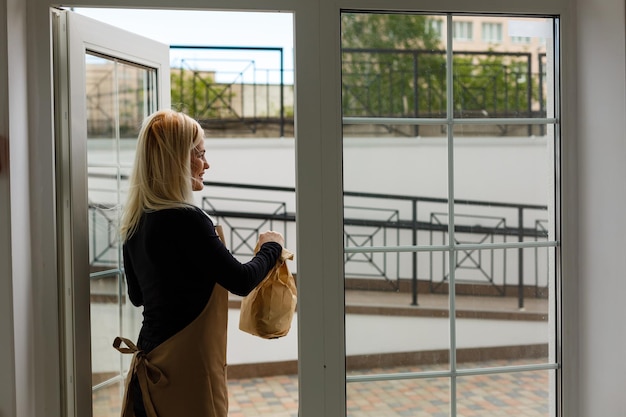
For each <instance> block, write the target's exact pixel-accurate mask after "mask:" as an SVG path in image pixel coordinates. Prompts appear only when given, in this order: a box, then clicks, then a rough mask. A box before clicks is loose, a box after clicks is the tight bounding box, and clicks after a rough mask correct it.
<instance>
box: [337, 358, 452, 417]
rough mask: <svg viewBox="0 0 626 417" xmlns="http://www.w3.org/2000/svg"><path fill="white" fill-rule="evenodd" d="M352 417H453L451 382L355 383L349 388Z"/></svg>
mask: <svg viewBox="0 0 626 417" xmlns="http://www.w3.org/2000/svg"><path fill="white" fill-rule="evenodd" d="M425 370H428V367H410V368H407V367H400V368H386V369H377V370H374V371H376V372H379V371H382V372H385V373H401V372H415V371H425ZM346 396H347V403H348V404H347V415H348V416H349V417H379V416H385V417H396V416H397V417H403V416H424V417H447V416H449V415H450V380H449V379H448V378H436V379H434V378H433V379H404V380H390V381H376V382H351V383H349V384H348V385H347V392H346Z"/></svg>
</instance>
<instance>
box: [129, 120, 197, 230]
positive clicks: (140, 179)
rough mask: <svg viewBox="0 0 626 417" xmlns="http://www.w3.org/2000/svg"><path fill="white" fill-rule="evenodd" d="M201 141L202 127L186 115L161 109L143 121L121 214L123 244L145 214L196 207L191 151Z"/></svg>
mask: <svg viewBox="0 0 626 417" xmlns="http://www.w3.org/2000/svg"><path fill="white" fill-rule="evenodd" d="M202 140H204V131H203V130H202V127H201V126H200V124H199V123H198V122H196V121H195V120H193V119H192V118H191V117H189V116H187V115H186V114H184V113H179V112H176V111H173V110H159V111H157V112H155V113H153V114H151V115H150V116H148V117H147V118H146V119H145V120H144V122H143V125H142V127H141V130H140V132H139V137H138V139H137V150H136V153H135V162H134V165H133V169H132V172H131V176H130V187H129V190H128V199H127V201H126V204H125V206H124V211H123V213H122V226H121V231H120V232H121V235H122V239H123V241H127V240H128V239H129V238H130V237H131V236H132V235H133V233H134V232H135V231H136V229H137V226H138V225H139V220H140V219H141V215H142V214H143V213H144V212H145V211H153V210H162V209H166V208H176V207H181V208H182V207H189V205H192V204H193V191H192V179H191V152H192V150H193V149H194V148H195V147H196V146H198V145H199V144H200V142H201V141H202Z"/></svg>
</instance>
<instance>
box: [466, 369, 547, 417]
mask: <svg viewBox="0 0 626 417" xmlns="http://www.w3.org/2000/svg"><path fill="white" fill-rule="evenodd" d="M518 363H520V362H518ZM494 365H495V364H494ZM498 366H499V364H498ZM553 376H554V371H533V372H511V373H502V374H492V375H475V376H464V377H459V378H458V379H457V412H458V415H459V416H463V417H472V416H524V417H547V416H550V415H552V414H551V411H553V410H551V408H553V406H554V403H552V407H551V398H552V394H551V392H553V390H552V389H551V388H550V387H551V381H552V380H553Z"/></svg>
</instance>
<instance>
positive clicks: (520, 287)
mask: <svg viewBox="0 0 626 417" xmlns="http://www.w3.org/2000/svg"><path fill="white" fill-rule="evenodd" d="M517 213H518V214H517V219H518V229H517V230H518V231H517V236H518V241H519V242H523V241H524V208H522V207H519V208H518V209H517ZM517 253H518V260H517V262H518V265H517V274H518V276H517V306H518V308H520V309H522V308H524V249H523V248H519V249H518V250H517Z"/></svg>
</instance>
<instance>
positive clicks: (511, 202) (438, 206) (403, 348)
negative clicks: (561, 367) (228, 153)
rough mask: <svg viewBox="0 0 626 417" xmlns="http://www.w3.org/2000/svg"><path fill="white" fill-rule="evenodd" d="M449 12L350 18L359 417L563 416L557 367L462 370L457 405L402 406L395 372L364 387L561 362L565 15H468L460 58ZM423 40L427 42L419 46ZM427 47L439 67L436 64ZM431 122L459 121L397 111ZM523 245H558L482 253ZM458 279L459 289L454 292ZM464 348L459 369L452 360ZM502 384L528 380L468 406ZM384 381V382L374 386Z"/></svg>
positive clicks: (349, 187)
mask: <svg viewBox="0 0 626 417" xmlns="http://www.w3.org/2000/svg"><path fill="white" fill-rule="evenodd" d="M425 18H426V19H427V20H428V21H429V24H428V25H426V26H424V27H428V29H427V30H425V31H424V32H421V31H420V28H422V27H421V26H419V23H418V22H420V21H421V19H425ZM448 19H449V17H448V16H423V15H409V14H406V15H400V14H383V13H372V14H370V13H346V14H343V15H342V48H343V49H342V71H343V72H342V105H343V108H342V109H343V117H344V119H343V121H344V126H343V167H344V172H343V174H344V178H343V181H344V193H345V194H344V236H345V277H344V278H345V289H346V292H345V300H346V301H345V302H346V308H345V312H346V317H345V323H346V354H347V358H346V362H347V367H348V374H349V375H350V376H349V377H348V382H349V384H348V396H349V398H348V413H349V414H350V415H355V416H356V415H392V416H393V415H424V416H426V415H429V416H430V415H446V416H447V415H459V416H461V415H463V416H473V415H486V414H487V413H489V415H513V414H515V415H521V414H524V415H526V414H525V412H526V410H530V411H528V413H530V414H528V415H537V414H532V413H534V412H535V411H537V410H538V411H539V413H544V414H545V413H549V412H553V410H548V408H549V407H548V406H549V405H550V404H554V401H552V400H550V399H548V395H551V396H552V397H551V398H553V397H554V390H553V391H550V387H552V386H554V381H555V380H554V373H552V374H550V372H551V371H537V372H524V373H520V372H518V371H519V369H517V370H515V369H513V368H511V372H510V373H506V374H504V375H500V374H497V375H487V376H484V378H485V379H486V380H487V381H488V382H484V381H482V380H481V378H482V376H476V377H459V379H458V386H457V385H456V384H457V377H456V376H455V375H454V374H452V375H450V379H447V380H446V383H447V384H454V385H455V386H454V388H455V389H453V390H452V391H453V392H456V394H457V395H456V396H455V397H456V398H454V400H455V401H456V403H454V404H450V403H449V400H448V399H446V403H445V404H446V407H445V408H444V409H440V410H437V409H431V410H430V411H425V410H424V409H419V410H417V409H413V410H411V411H408V412H406V413H404V414H403V413H402V412H397V411H395V410H392V408H393V406H392V404H399V403H400V402H398V401H395V399H393V398H392V397H393V394H392V393H390V392H385V391H383V390H384V389H386V388H383V387H387V385H386V384H390V383H389V382H387V381H385V382H382V381H381V382H376V383H372V382H354V381H359V380H362V379H359V378H360V377H361V374H376V375H378V374H386V375H384V376H381V375H378V378H385V379H387V378H390V379H393V378H394V376H393V375H394V374H395V373H400V372H407V371H406V370H404V371H400V370H398V368H397V367H405V369H410V370H409V372H427V371H429V370H435V371H448V370H450V369H460V370H465V369H468V368H492V367H502V366H509V365H518V364H536V365H546V364H553V363H554V362H555V361H556V358H555V354H554V352H555V351H556V342H555V336H554V335H555V334H556V316H555V314H554V311H556V310H555V306H556V302H555V299H556V297H557V294H556V293H555V288H556V284H555V283H556V273H555V271H556V270H557V269H556V263H555V256H556V251H555V249H554V247H552V243H548V242H551V241H553V240H555V230H556V226H555V208H554V202H555V201H556V200H557V198H555V194H556V192H557V189H556V186H555V183H556V182H555V171H556V162H555V161H556V158H557V153H556V152H555V149H557V146H556V141H555V138H556V134H557V130H556V124H555V121H554V120H550V119H548V118H553V117H555V115H556V112H555V99H554V94H555V91H556V90H555V88H554V72H555V62H554V50H555V47H554V44H553V39H552V38H553V34H552V33H553V26H554V23H553V20H551V19H545V18H523V17H522V18H512V17H506V16H471V15H457V16H452V19H451V22H452V25H453V27H452V28H451V29H452V34H453V39H451V40H450V44H451V45H452V46H453V54H452V57H451V61H452V62H450V63H449V64H448V65H446V63H445V60H446V59H447V56H446V53H445V49H446V47H445V45H446V42H447V41H448V40H447V39H446V37H447V34H446V29H445V25H446V23H447V22H448V21H449V20H448ZM434 34H436V36H434V37H433V38H430V37H429V35H434ZM435 38H436V39H437V40H438V41H437V42H435ZM407 39H411V40H408V41H407ZM430 41H433V42H432V43H429V42H430ZM418 44H421V46H422V51H421V52H416V51H415V50H414V49H413V48H416V45H418ZM423 51H427V52H423ZM425 55H428V56H429V57H430V59H431V61H430V62H431V64H433V65H430V66H428V65H426V66H425V67H424V66H423V64H424V63H423V62H422V61H420V60H421V59H422V58H423V56H425ZM410 57H412V58H410ZM446 68H448V69H450V68H451V69H452V75H453V85H452V86H447V85H446V83H445V80H446V78H447V77H446V75H447V74H446ZM411 87H413V89H411ZM447 88H448V89H451V91H447ZM448 97H452V99H453V103H451V104H452V106H451V110H452V114H448V113H447V104H448V102H447V98H448ZM426 117H435V118H437V117H441V118H444V117H445V118H450V121H449V124H447V125H445V124H444V125H436V124H431V123H428V124H424V123H421V124H408V123H406V122H407V121H406V120H402V121H396V120H390V119H392V118H426ZM456 118H463V119H466V120H455V119H456ZM522 118H527V119H539V120H536V121H535V120H519V119H522ZM467 119H473V120H467ZM516 119H517V120H516ZM540 119H547V120H540ZM434 122H436V123H437V122H438V121H434ZM450 129H452V131H451V132H450ZM449 133H451V134H450V138H448V135H449ZM448 139H451V142H450V141H449V140H448ZM449 144H452V146H453V148H452V149H450V148H449ZM450 158H452V160H453V166H450V165H449V163H448V161H449V160H450ZM452 174H453V175H454V178H453V180H454V182H453V188H452V189H451V188H449V184H448V179H449V178H450V177H449V176H450V175H452ZM379 190H380V191H379ZM450 195H453V196H454V204H453V205H452V206H450V205H449V204H448V203H449V201H448V199H449V196H450ZM451 227H454V242H450V231H451V230H450V228H451ZM513 242H533V243H536V242H544V243H546V245H545V246H544V247H537V248H535V247H529V248H523V249H517V248H514V249H509V248H497V247H489V248H487V247H485V248H484V249H482V248H480V246H481V245H485V244H489V245H495V246H497V245H499V244H510V243H513ZM450 243H452V244H453V245H472V247H469V246H466V247H465V248H464V247H463V246H461V247H460V248H458V249H457V250H455V252H453V253H454V255H455V256H454V258H450V253H451V252H449V251H448V249H450V250H454V249H453V248H451V247H448V245H449V244H450ZM411 245H418V246H419V247H418V248H417V249H416V252H415V253H413V252H411V251H410V250H406V249H405V250H403V251H396V250H395V249H390V251H389V252H386V251H385V252H384V251H382V250H381V249H378V248H380V247H387V248H389V247H390V246H401V247H402V246H411ZM476 245H478V247H475V246H476ZM370 247H371V248H372V251H371V252H367V250H368V248H370ZM451 259H452V260H454V262H455V263H454V264H451V262H450V260H451ZM451 274H454V278H455V281H454V282H455V286H454V291H455V292H454V295H455V296H454V297H450V294H449V290H450V287H449V283H450V280H451V278H452V276H451ZM452 301H454V304H452V307H453V308H454V311H455V314H454V315H453V317H451V315H450V311H451V310H450V309H451V302H452ZM451 331H452V333H451ZM365 334H367V337H365V336H364V335H365ZM423 335H428V337H427V338H424V337H423ZM450 349H454V351H453V353H454V358H456V362H455V363H454V364H450V363H449V355H450ZM528 375H539V376H540V377H541V378H543V379H542V382H541V383H542V384H543V385H544V387H545V388H544V387H541V388H539V389H534V390H533V393H534V394H536V395H538V397H540V398H543V400H542V404H541V405H540V406H538V407H537V408H536V409H532V407H530V408H528V409H527V408H524V407H525V406H524V405H519V406H518V404H516V403H515V402H514V401H509V400H508V399H507V396H508V397H510V396H513V397H515V396H516V395H517V394H516V393H517V391H518V390H516V389H515V385H516V384H517V383H520V381H521V379H520V378H522V376H528ZM427 376H430V375H427ZM548 376H551V378H548ZM544 377H545V378H544ZM541 378H540V379H541ZM548 379H550V380H548ZM500 380H507V381H508V380H510V381H513V382H511V383H510V384H508V385H504V384H503V385H502V386H499V387H498V388H499V389H500V390H501V391H502V392H503V394H502V396H500V397H498V398H497V399H496V400H493V401H492V400H491V398H487V397H485V398H487V399H486V400H485V399H484V398H478V397H477V396H474V397H472V398H471V400H467V399H468V398H470V397H471V396H472V395H473V394H474V393H473V392H470V390H473V388H472V386H471V385H470V384H468V382H471V381H478V382H477V387H478V388H476V389H478V390H479V389H480V386H484V384H485V383H489V384H491V383H493V384H496V385H497V384H498V381H500ZM544 380H545V381H544ZM396 382H398V381H396ZM357 384H361V385H357ZM370 384H371V385H372V386H374V388H373V389H371V390H367V389H366V385H370ZM353 386H355V387H359V389H354V388H353ZM361 388H362V389H361ZM541 389H545V391H544V392H545V395H544V394H543V393H542V392H541ZM360 391H363V392H366V393H367V394H366V395H367V397H366V398H365V399H362V400H360V401H359V402H358V403H357V401H356V400H354V399H353V398H351V397H350V395H355V394H354V392H360ZM383 392H384V395H380V396H379V395H377V393H383ZM448 392H449V391H448ZM408 395H409V394H408V393H405V394H404V396H402V399H403V400H406V399H407V397H408ZM474 400H476V401H475V402H474ZM521 402H525V400H523V401H521ZM372 403H376V404H372ZM481 407H484V408H481ZM531 409H532V410H531ZM405 411H406V410H405ZM368 413H371V414H368ZM539 415H543V414H539Z"/></svg>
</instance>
